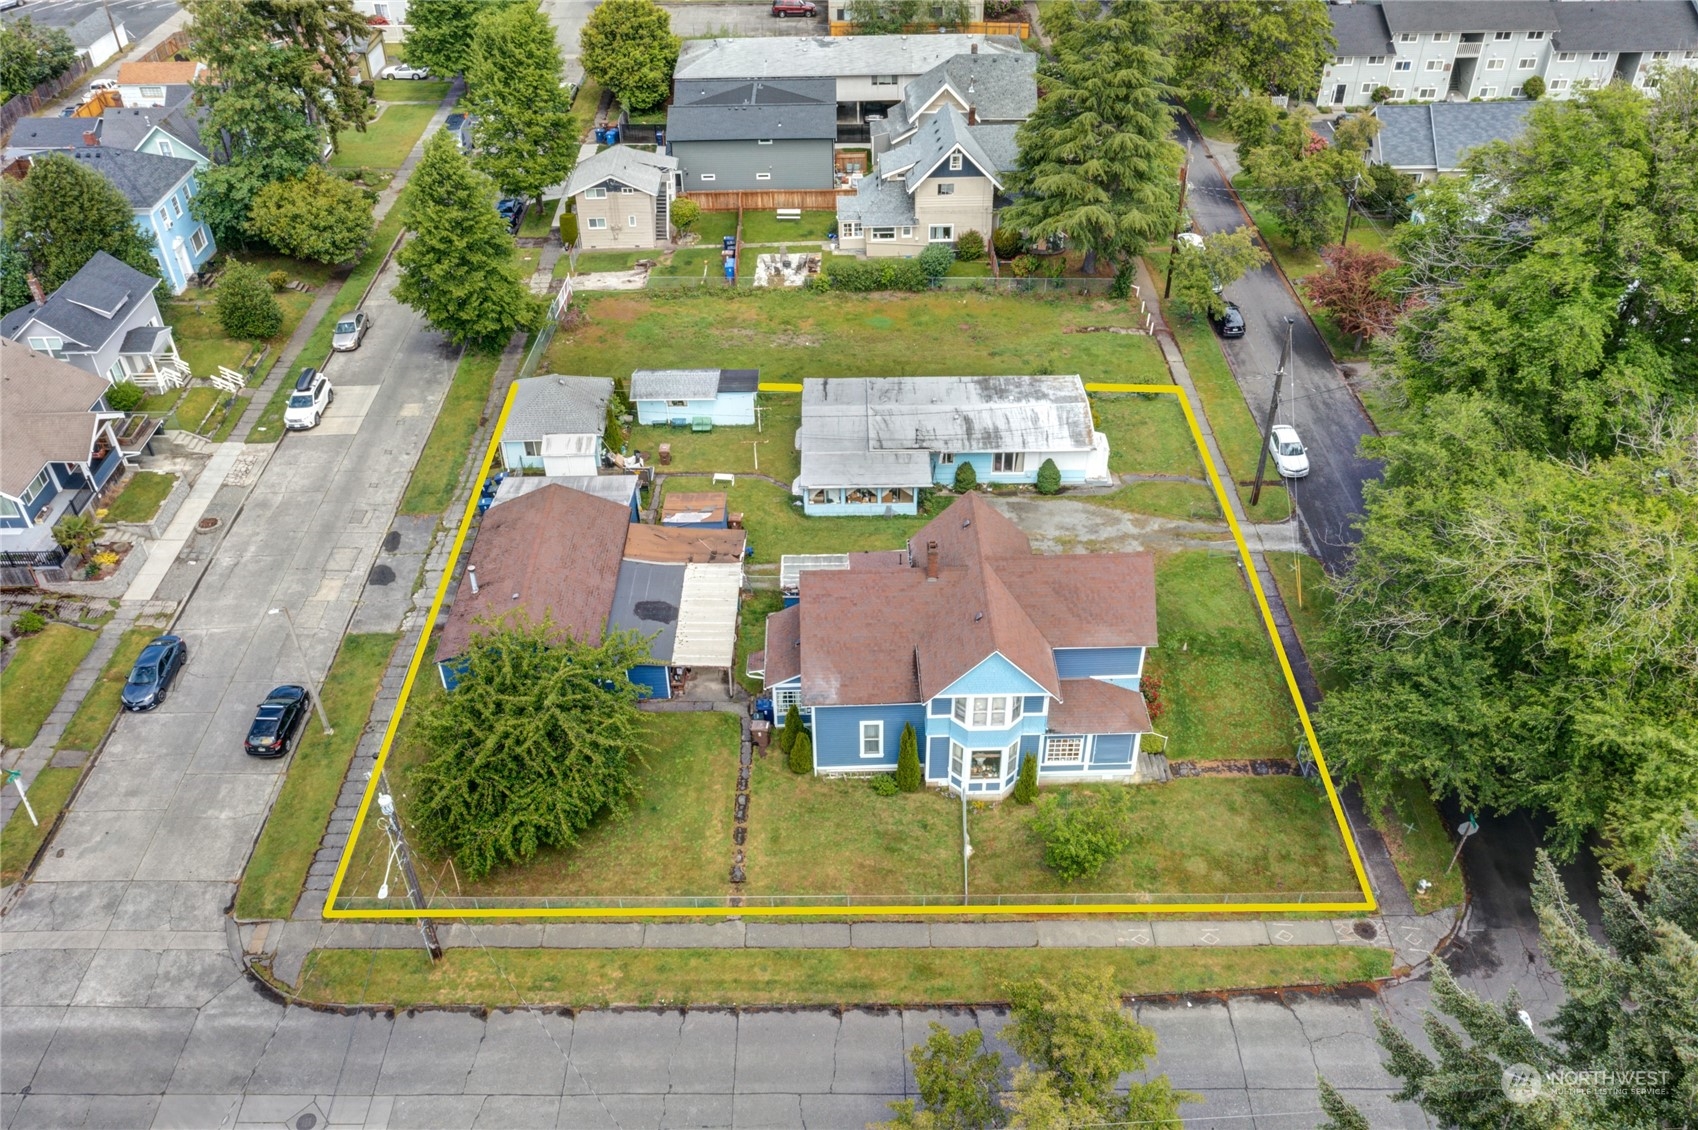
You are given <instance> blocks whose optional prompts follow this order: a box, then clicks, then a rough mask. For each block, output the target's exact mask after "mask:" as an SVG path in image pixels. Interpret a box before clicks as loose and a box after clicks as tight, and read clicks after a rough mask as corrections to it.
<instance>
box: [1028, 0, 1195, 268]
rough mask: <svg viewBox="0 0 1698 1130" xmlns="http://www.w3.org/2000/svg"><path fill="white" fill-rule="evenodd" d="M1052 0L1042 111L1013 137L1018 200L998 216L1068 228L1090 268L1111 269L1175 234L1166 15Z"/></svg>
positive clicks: (1148, 3)
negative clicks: (1054, 31) (1053, 28)
mask: <svg viewBox="0 0 1698 1130" xmlns="http://www.w3.org/2000/svg"><path fill="white" fill-rule="evenodd" d="M1059 7H1061V8H1062V10H1064V11H1066V12H1067V13H1069V14H1068V15H1067V16H1065V17H1062V18H1059V19H1058V20H1057V21H1056V22H1057V24H1058V30H1059V34H1058V35H1056V36H1055V60H1054V62H1053V63H1050V64H1048V65H1046V66H1044V67H1043V68H1042V71H1041V77H1040V78H1039V88H1040V89H1041V90H1042V92H1043V93H1042V96H1041V97H1040V98H1039V100H1038V106H1037V109H1036V110H1034V111H1033V113H1032V116H1031V117H1030V118H1028V119H1027V120H1026V121H1025V122H1024V123H1022V124H1021V126H1020V129H1019V132H1018V133H1017V134H1016V135H1015V136H1016V141H1017V143H1018V145H1019V149H1020V157H1019V165H1018V167H1017V168H1016V169H1015V170H1014V171H1013V172H1012V173H1010V174H1009V176H1008V190H1009V193H1010V195H1011V196H1012V197H1013V198H1014V203H1012V204H1011V205H1009V206H1008V207H1007V208H1005V209H1003V212H1002V215H1001V217H1000V219H999V223H1000V224H1002V225H1003V226H1005V227H1015V228H1021V229H1023V230H1025V231H1026V232H1027V233H1028V234H1029V235H1032V236H1039V237H1043V236H1054V235H1061V234H1065V235H1066V236H1067V238H1068V239H1069V240H1071V241H1072V242H1073V243H1074V244H1076V245H1078V246H1079V247H1082V248H1083V249H1084V251H1085V261H1084V270H1085V272H1086V273H1087V274H1091V273H1094V272H1095V269H1096V261H1097V259H1098V258H1099V257H1103V258H1106V259H1108V261H1109V263H1110V264H1111V265H1112V266H1113V267H1114V268H1115V270H1116V272H1117V273H1118V272H1119V271H1121V270H1123V269H1127V268H1129V267H1130V266H1131V264H1132V262H1133V260H1134V259H1135V258H1136V257H1137V256H1138V255H1139V254H1140V253H1141V252H1142V251H1143V250H1144V247H1145V246H1146V245H1147V244H1148V243H1150V242H1151V241H1153V240H1159V239H1160V238H1161V237H1162V236H1163V235H1165V233H1167V232H1168V231H1171V230H1172V225H1173V216H1174V211H1175V208H1176V207H1177V199H1176V197H1177V193H1178V180H1177V178H1178V171H1179V163H1180V156H1181V154H1180V150H1179V146H1178V145H1177V144H1175V143H1174V141H1173V140H1172V138H1171V137H1170V134H1171V133H1172V131H1173V111H1172V107H1171V106H1170V105H1169V103H1168V102H1167V98H1168V97H1169V96H1170V95H1171V94H1172V93H1173V91H1172V89H1171V88H1170V87H1169V86H1168V85H1167V81H1166V80H1167V74H1168V63H1167V59H1166V56H1165V55H1164V53H1163V48H1162V32H1161V14H1160V12H1159V11H1158V8H1159V5H1158V4H1156V3H1155V2H1154V0H1110V2H1109V3H1107V4H1106V5H1104V7H1103V8H1102V10H1101V12H1100V14H1092V15H1086V14H1083V13H1081V12H1080V11H1079V10H1078V9H1076V8H1073V7H1072V6H1069V5H1063V6H1059Z"/></svg>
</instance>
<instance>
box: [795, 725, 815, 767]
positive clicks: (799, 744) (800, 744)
mask: <svg viewBox="0 0 1698 1130" xmlns="http://www.w3.org/2000/svg"><path fill="white" fill-rule="evenodd" d="M813 771H814V740H813V739H812V738H810V737H809V736H808V731H806V730H803V731H802V732H801V733H799V734H797V735H796V740H795V741H793V742H791V743H790V772H792V773H796V774H804V773H812V772H813Z"/></svg>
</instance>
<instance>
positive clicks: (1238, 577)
mask: <svg viewBox="0 0 1698 1130" xmlns="http://www.w3.org/2000/svg"><path fill="white" fill-rule="evenodd" d="M1242 576H1243V574H1242V571H1241V569H1240V568H1239V564H1238V558H1237V557H1236V556H1228V555H1226V554H1220V553H1211V552H1209V551H1207V550H1190V551H1187V552H1184V553H1174V554H1169V555H1166V556H1162V557H1160V558H1158V559H1157V562H1156V618H1157V623H1159V624H1160V625H1161V646H1160V647H1157V648H1154V649H1152V650H1151V652H1150V658H1149V665H1150V670H1151V672H1153V673H1154V675H1155V677H1156V681H1157V684H1158V686H1159V690H1158V691H1157V692H1156V695H1155V697H1156V698H1157V700H1158V701H1159V702H1160V704H1161V705H1160V707H1159V708H1158V709H1157V710H1153V711H1152V714H1154V715H1155V717H1154V723H1155V728H1156V730H1157V732H1159V733H1163V734H1166V735H1168V739H1169V740H1168V749H1167V753H1168V756H1169V757H1172V758H1177V759H1181V760H1212V759H1219V758H1231V759H1243V758H1263V757H1273V758H1289V757H1294V756H1295V754H1296V732H1297V713H1296V708H1295V707H1293V705H1292V703H1291V696H1290V694H1289V693H1288V691H1287V690H1286V686H1285V679H1284V676H1283V675H1282V674H1281V673H1280V670H1279V666H1278V663H1277V662H1276V660H1275V658H1274V652H1273V645H1272V644H1271V643H1270V642H1269V640H1268V636H1267V632H1266V630H1265V629H1264V628H1263V625H1262V619H1261V613H1260V611H1259V610H1258V609H1257V608H1256V605H1255V602H1254V599H1253V597H1252V596H1251V595H1250V592H1249V590H1248V589H1246V588H1245V586H1244V582H1243V580H1242ZM1148 693H1149V691H1148V688H1146V694H1148Z"/></svg>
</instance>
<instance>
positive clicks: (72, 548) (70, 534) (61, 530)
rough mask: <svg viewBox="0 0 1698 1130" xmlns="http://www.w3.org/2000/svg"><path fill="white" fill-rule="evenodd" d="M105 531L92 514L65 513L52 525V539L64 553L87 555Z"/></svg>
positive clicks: (79, 555)
mask: <svg viewBox="0 0 1698 1130" xmlns="http://www.w3.org/2000/svg"><path fill="white" fill-rule="evenodd" d="M105 532H106V531H105V530H104V529H103V528H102V527H101V525H100V523H99V522H98V521H97V520H96V519H95V517H94V516H93V515H92V514H67V515H65V516H64V517H63V518H61V519H59V521H58V523H57V524H56V525H55V526H54V527H53V541H54V543H55V544H57V545H58V546H59V548H60V549H62V550H64V551H65V552H66V553H74V554H76V555H77V556H78V557H87V556H88V554H89V550H91V549H93V548H94V543H95V542H97V541H99V540H100V535H101V534H103V533H105Z"/></svg>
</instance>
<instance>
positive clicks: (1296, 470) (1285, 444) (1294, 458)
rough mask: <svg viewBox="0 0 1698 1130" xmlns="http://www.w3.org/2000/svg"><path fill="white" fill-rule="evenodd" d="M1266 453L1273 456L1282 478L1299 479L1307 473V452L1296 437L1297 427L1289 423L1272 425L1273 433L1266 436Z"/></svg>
mask: <svg viewBox="0 0 1698 1130" xmlns="http://www.w3.org/2000/svg"><path fill="white" fill-rule="evenodd" d="M1268 454H1269V455H1272V456H1273V459H1274V466H1275V467H1277V468H1278V469H1279V473H1280V476H1281V477H1282V478H1287V479H1301V478H1302V477H1303V476H1305V475H1307V474H1308V473H1309V452H1308V450H1307V449H1305V448H1304V446H1303V441H1302V440H1300V439H1298V438H1297V429H1296V428H1293V427H1291V426H1290V425H1289V424H1275V425H1274V426H1273V433H1272V434H1271V435H1269V436H1268Z"/></svg>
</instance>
